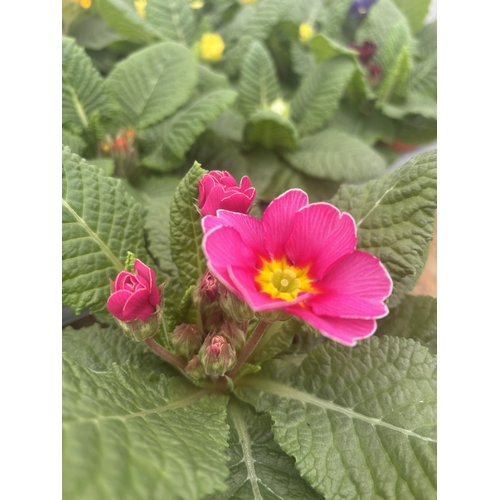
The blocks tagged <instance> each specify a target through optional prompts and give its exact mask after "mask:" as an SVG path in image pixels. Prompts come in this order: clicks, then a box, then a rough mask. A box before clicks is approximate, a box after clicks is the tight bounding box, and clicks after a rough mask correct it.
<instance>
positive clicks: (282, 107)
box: [270, 98, 290, 118]
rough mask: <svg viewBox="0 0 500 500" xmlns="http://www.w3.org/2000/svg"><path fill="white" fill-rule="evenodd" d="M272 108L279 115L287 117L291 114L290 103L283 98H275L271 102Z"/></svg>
mask: <svg viewBox="0 0 500 500" xmlns="http://www.w3.org/2000/svg"><path fill="white" fill-rule="evenodd" d="M270 109H271V111H273V112H274V113H276V114H277V115H280V116H284V117H286V118H288V117H289V116H290V104H289V103H288V102H285V101H284V100H283V99H281V98H278V99H276V100H274V101H273V102H272V103H271V106H270Z"/></svg>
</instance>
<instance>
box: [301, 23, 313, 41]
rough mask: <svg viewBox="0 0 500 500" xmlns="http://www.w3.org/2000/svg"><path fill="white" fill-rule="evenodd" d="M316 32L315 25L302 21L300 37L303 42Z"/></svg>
mask: <svg viewBox="0 0 500 500" xmlns="http://www.w3.org/2000/svg"><path fill="white" fill-rule="evenodd" d="M313 34H314V30H313V27H312V26H311V25H310V24H307V23H302V24H301V25H300V26H299V39H300V41H301V42H302V43H305V42H307V41H308V40H309V38H311V37H312V36H313Z"/></svg>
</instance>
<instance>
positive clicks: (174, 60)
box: [107, 42, 198, 128]
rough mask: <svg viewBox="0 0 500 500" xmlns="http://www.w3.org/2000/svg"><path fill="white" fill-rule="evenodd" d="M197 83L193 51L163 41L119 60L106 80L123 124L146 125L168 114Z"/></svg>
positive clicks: (181, 102) (183, 99) (186, 98)
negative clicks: (120, 113)
mask: <svg viewBox="0 0 500 500" xmlns="http://www.w3.org/2000/svg"><path fill="white" fill-rule="evenodd" d="M197 82H198V67H197V63H196V59H195V57H194V54H193V53H192V52H191V51H190V50H189V49H188V48H187V47H184V46H183V45H180V44H178V43H174V42H162V43H157V44H155V45H152V46H150V47H147V48H145V49H142V50H139V51H137V52H134V53H133V54H132V55H131V56H129V57H128V58H127V59H125V60H123V61H121V62H119V63H118V64H117V65H116V66H115V68H114V69H113V71H112V72H111V73H110V75H109V77H108V78H107V83H108V85H109V87H110V89H111V92H112V94H113V96H114V98H115V99H116V100H117V102H119V103H120V106H121V108H122V114H123V119H124V121H125V125H128V124H129V123H132V124H134V125H135V126H136V127H139V128H141V127H147V126H149V125H153V124H154V123H157V122H159V121H161V120H162V119H164V118H166V117H167V116H170V115H171V114H172V113H173V112H174V111H175V110H176V109H177V108H179V107H180V106H182V105H183V104H184V103H185V102H186V101H187V100H188V99H189V97H190V95H191V93H192V91H193V90H194V88H195V86H196V83H197Z"/></svg>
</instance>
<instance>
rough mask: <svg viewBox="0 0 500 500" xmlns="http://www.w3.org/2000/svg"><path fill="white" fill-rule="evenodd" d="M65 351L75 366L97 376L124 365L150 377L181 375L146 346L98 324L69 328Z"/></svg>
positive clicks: (65, 335)
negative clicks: (128, 363)
mask: <svg viewBox="0 0 500 500" xmlns="http://www.w3.org/2000/svg"><path fill="white" fill-rule="evenodd" d="M62 348H63V352H65V353H67V354H68V355H69V356H70V357H71V358H73V360H74V361H75V362H77V363H78V364H80V365H82V366H84V367H85V368H88V369H89V370H90V371H92V372H94V373H104V372H108V371H109V370H111V369H112V367H113V364H114V363H116V364H118V365H123V364H125V363H127V361H130V363H131V364H132V365H134V366H136V367H137V368H139V369H140V370H141V371H143V372H144V373H145V374H146V375H147V374H151V373H155V374H157V375H159V374H160V373H165V374H166V375H178V372H177V371H176V370H175V369H174V368H173V367H172V366H171V365H169V364H168V363H167V362H166V361H163V360H162V359H161V358H159V357H158V356H157V355H156V354H154V353H153V352H152V351H151V350H150V349H149V348H148V347H146V344H144V342H136V341H135V340H131V339H130V338H128V337H126V336H125V335H124V333H123V331H122V329H121V328H119V327H118V326H117V325H115V324H113V325H111V326H109V327H107V328H103V327H101V326H100V325H97V324H94V325H92V326H89V327H84V328H79V329H78V330H75V329H74V328H72V327H70V326H69V327H67V328H65V329H64V330H63V333H62Z"/></svg>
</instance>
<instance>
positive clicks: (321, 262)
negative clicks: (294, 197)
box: [285, 203, 356, 279]
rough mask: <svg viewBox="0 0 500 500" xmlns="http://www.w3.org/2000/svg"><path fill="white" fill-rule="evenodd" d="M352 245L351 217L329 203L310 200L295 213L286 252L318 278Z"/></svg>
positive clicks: (353, 234) (346, 253)
mask: <svg viewBox="0 0 500 500" xmlns="http://www.w3.org/2000/svg"><path fill="white" fill-rule="evenodd" d="M355 248H356V224H355V222H354V219H353V218H352V217H351V216H350V215H349V214H348V213H341V212H340V211H339V210H338V208H336V207H334V206H333V205H330V204H329V203H312V204H311V205H307V206H305V207H303V208H301V209H300V210H299V211H298V212H297V215H296V216H295V220H294V224H293V228H292V231H291V233H290V238H289V239H288V241H287V242H286V245H285V253H286V255H287V256H288V258H289V259H290V260H291V261H292V262H293V263H294V265H296V266H298V267H305V266H307V265H310V266H311V269H310V273H311V276H313V277H314V278H316V279H321V278H322V277H323V275H324V274H325V272H326V271H327V270H328V269H329V268H330V267H331V266H332V265H333V264H334V263H335V262H336V261H337V260H339V259H340V258H342V257H343V256H345V255H348V254H350V253H352V252H353V251H354V250H355Z"/></svg>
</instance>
